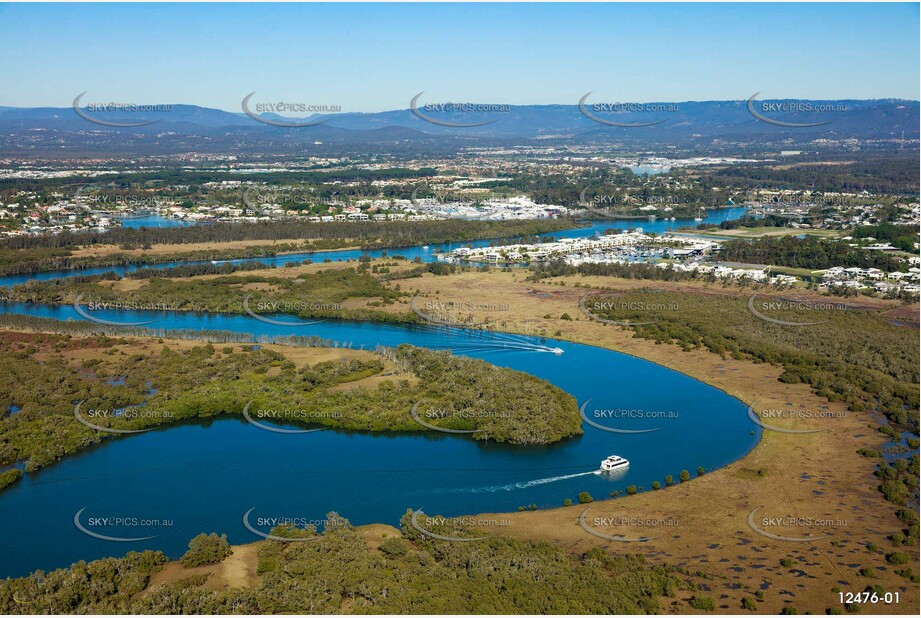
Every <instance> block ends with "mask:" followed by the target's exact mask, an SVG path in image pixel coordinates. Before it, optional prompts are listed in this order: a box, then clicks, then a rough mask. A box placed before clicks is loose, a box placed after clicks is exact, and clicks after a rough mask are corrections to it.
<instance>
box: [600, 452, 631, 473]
mask: <svg viewBox="0 0 921 618" xmlns="http://www.w3.org/2000/svg"><path fill="white" fill-rule="evenodd" d="M629 466H630V462H629V461H627V460H626V459H624V458H623V457H621V456H619V455H611V456H610V457H608V458H607V459H605V460H604V461H602V462H601V467H600V468H599V470H600V471H601V472H613V471H615V470H622V469H626V468H627V467H629Z"/></svg>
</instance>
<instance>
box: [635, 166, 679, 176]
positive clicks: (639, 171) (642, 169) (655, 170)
mask: <svg viewBox="0 0 921 618" xmlns="http://www.w3.org/2000/svg"><path fill="white" fill-rule="evenodd" d="M671 169H672V168H670V167H648V166H645V165H635V166H633V167H631V168H630V171H631V172H633V173H634V174H636V175H637V176H642V175H643V174H649V175H650V176H653V175H655V174H664V173H665V172H669V171H671Z"/></svg>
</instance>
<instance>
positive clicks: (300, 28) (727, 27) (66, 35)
mask: <svg viewBox="0 0 921 618" xmlns="http://www.w3.org/2000/svg"><path fill="white" fill-rule="evenodd" d="M918 23H919V6H918V4H829V3H822V4H807V5H789V4H709V5H703V4H701V5H695V4H643V5H640V4H608V5H599V4H505V5H464V6H461V5H450V4H398V5H380V4H377V5H374V4H318V5H291V4H273V5H269V4H184V5H182V4H180V5H176V4H173V5H164V4H159V5H155V4H125V5H113V4H95V5H94V4H58V5H35V4H0V80H2V81H0V84H2V86H0V105H11V106H54V107H66V106H68V105H70V104H71V102H72V101H73V99H74V97H75V96H76V95H77V94H79V93H81V92H83V91H89V94H88V95H87V97H85V98H84V103H86V102H90V101H92V102H107V101H114V102H127V103H190V104H196V105H203V106H207V107H217V108H221V109H226V110H232V111H239V109H240V101H241V99H242V98H243V97H244V96H245V95H247V94H248V93H250V92H253V91H257V92H258V97H257V98H256V100H261V101H296V102H304V103H309V104H327V105H341V106H342V110H343V111H380V110H385V109H402V108H406V107H408V105H409V100H410V99H411V98H412V96H413V95H415V94H416V93H417V92H419V91H423V90H424V91H425V92H426V94H425V96H424V99H423V100H424V101H430V102H434V101H455V102H459V101H475V102H494V103H509V104H526V103H535V104H538V103H566V104H573V103H575V102H577V101H578V99H579V98H580V97H581V96H582V95H583V94H585V93H586V92H588V91H594V94H593V95H592V99H591V100H592V101H608V102H613V101H635V102H644V101H646V102H648V101H686V100H713V99H744V98H748V97H749V96H751V95H752V94H754V93H755V92H756V91H761V95H760V96H759V98H771V99H773V98H822V99H839V98H858V99H865V98H887V97H898V98H907V99H918V98H919V88H921V86H919V28H918Z"/></svg>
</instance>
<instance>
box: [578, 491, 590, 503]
mask: <svg viewBox="0 0 921 618" xmlns="http://www.w3.org/2000/svg"><path fill="white" fill-rule="evenodd" d="M591 501H592V496H591V494H590V493H588V492H587V491H580V492H579V503H580V504H588V503H589V502H591Z"/></svg>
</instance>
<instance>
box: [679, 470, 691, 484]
mask: <svg viewBox="0 0 921 618" xmlns="http://www.w3.org/2000/svg"><path fill="white" fill-rule="evenodd" d="M678 478H680V479H681V482H682V483H687V482H688V481H690V480H691V475H690V474H689V473H688V471H687V470H682V471H681V474H679V475H678Z"/></svg>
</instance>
